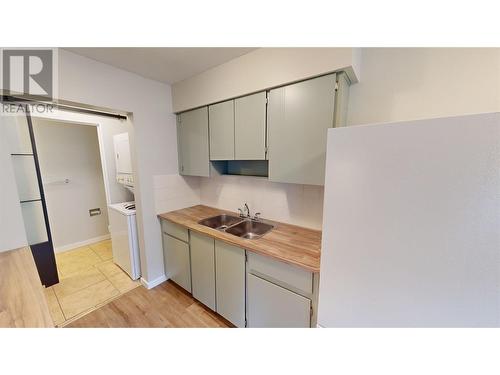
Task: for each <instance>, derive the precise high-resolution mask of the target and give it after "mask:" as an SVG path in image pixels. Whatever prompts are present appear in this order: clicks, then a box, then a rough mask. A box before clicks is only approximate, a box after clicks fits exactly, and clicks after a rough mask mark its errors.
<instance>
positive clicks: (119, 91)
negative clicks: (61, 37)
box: [59, 50, 177, 283]
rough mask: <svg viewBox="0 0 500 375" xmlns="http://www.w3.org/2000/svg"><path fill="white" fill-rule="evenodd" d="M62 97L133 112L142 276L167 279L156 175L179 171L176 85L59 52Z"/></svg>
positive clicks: (134, 161) (133, 147)
mask: <svg viewBox="0 0 500 375" xmlns="http://www.w3.org/2000/svg"><path fill="white" fill-rule="evenodd" d="M59 96H60V97H61V98H62V99H65V100H71V101H74V102H78V103H84V104H90V105H95V106H101V107H107V108H111V109H117V110H123V111H127V112H132V113H133V117H132V121H133V132H132V133H131V134H130V135H131V137H130V142H131V149H132V163H133V167H134V170H135V171H136V172H135V178H136V204H137V219H138V231H139V242H140V243H139V246H140V248H141V270H142V274H143V275H142V277H143V278H144V279H145V280H146V281H148V282H153V283H154V282H155V280H161V279H162V278H164V272H165V271H164V265H163V251H162V243H161V230H160V226H159V221H158V219H157V217H156V212H155V201H154V189H153V176H154V175H162V174H172V173H176V172H177V140H176V130H175V116H174V115H173V114H172V112H173V111H172V104H171V103H172V100H171V95H170V86H168V85H166V84H162V83H159V82H155V81H152V80H148V79H145V78H142V77H140V76H138V75H135V74H132V73H129V72H126V71H123V70H120V69H116V68H113V67H112V66H110V65H106V64H102V63H99V62H97V61H94V60H91V59H88V58H85V57H82V56H79V55H76V54H74V53H71V52H68V51H65V50H59Z"/></svg>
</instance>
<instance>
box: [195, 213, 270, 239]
mask: <svg viewBox="0 0 500 375" xmlns="http://www.w3.org/2000/svg"><path fill="white" fill-rule="evenodd" d="M198 224H201V225H204V226H206V227H209V228H212V229H216V230H220V231H222V232H226V233H229V234H232V235H234V236H237V237H241V238H245V239H250V240H252V239H255V238H260V237H262V236H263V235H264V234H266V233H267V232H269V231H270V230H271V229H273V228H274V226H273V225H271V224H267V223H263V222H261V221H256V220H253V219H250V218H242V217H238V216H231V215H227V214H222V215H217V216H213V217H209V218H206V219H203V220H200V221H198Z"/></svg>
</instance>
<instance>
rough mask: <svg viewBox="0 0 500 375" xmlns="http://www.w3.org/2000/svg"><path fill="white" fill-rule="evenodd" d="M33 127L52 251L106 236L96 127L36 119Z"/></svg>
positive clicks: (106, 228)
mask: <svg viewBox="0 0 500 375" xmlns="http://www.w3.org/2000/svg"><path fill="white" fill-rule="evenodd" d="M33 130H34V133H35V140H36V144H37V151H38V159H39V161H40V171H41V173H42V181H43V183H44V191H45V198H46V202H47V210H48V215H49V222H50V229H51V233H52V239H53V242H54V247H55V249H56V251H57V250H58V249H61V248H68V246H70V245H73V244H74V245H75V246H77V244H78V243H80V242H85V241H88V240H90V239H93V238H97V237H102V236H105V235H107V234H109V232H108V210H107V202H106V194H105V191H104V179H103V172H102V167H101V158H100V152H99V140H98V137H97V127H95V126H88V125H78V124H72V123H62V122H56V121H48V120H35V121H33ZM64 179H69V183H68V184H65V183H61V182H60V181H62V180H64ZM93 208H100V209H101V215H98V216H92V217H91V216H90V215H89V210H90V209H93Z"/></svg>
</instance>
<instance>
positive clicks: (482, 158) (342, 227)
mask: <svg viewBox="0 0 500 375" xmlns="http://www.w3.org/2000/svg"><path fill="white" fill-rule="evenodd" d="M499 140H500V113H493V114H491V113H490V114H481V115H472V116H459V117H449V118H439V119H430V120H420V121H408V122H401V123H400V122H398V123H393V124H380V125H373V126H371V125H370V126H353V127H346V128H338V129H330V130H329V131H328V151H327V168H326V185H325V216H324V228H323V241H322V250H321V251H322V255H321V271H320V278H321V279H320V291H319V314H318V323H319V324H320V325H321V326H323V327H499V326H500V233H499V228H500V215H499V213H500V194H499V192H500V169H499V165H500V148H499Z"/></svg>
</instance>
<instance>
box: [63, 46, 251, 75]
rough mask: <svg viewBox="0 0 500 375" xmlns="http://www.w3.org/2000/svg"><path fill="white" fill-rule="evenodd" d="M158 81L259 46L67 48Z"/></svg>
mask: <svg viewBox="0 0 500 375" xmlns="http://www.w3.org/2000/svg"><path fill="white" fill-rule="evenodd" d="M64 49H65V50H68V51H70V52H74V53H77V54H79V55H82V56H85V57H89V58H91V59H94V60H97V61H100V62H103V63H106V64H109V65H113V66H115V67H117V68H120V69H123V70H127V71H129V72H132V73H136V74H139V75H141V76H143V77H146V78H150V79H153V80H156V81H160V82H165V83H168V84H172V83H175V82H179V81H182V80H183V79H186V78H189V77H191V76H194V75H196V74H198V73H201V72H203V71H205V70H208V69H210V68H212V67H214V66H217V65H220V64H222V63H225V62H226V61H229V60H232V59H234V58H236V57H239V56H241V55H244V54H246V53H248V52H250V51H253V50H255V49H256V48H130V47H129V48H115V47H112V48H107V47H106V48H64Z"/></svg>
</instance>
